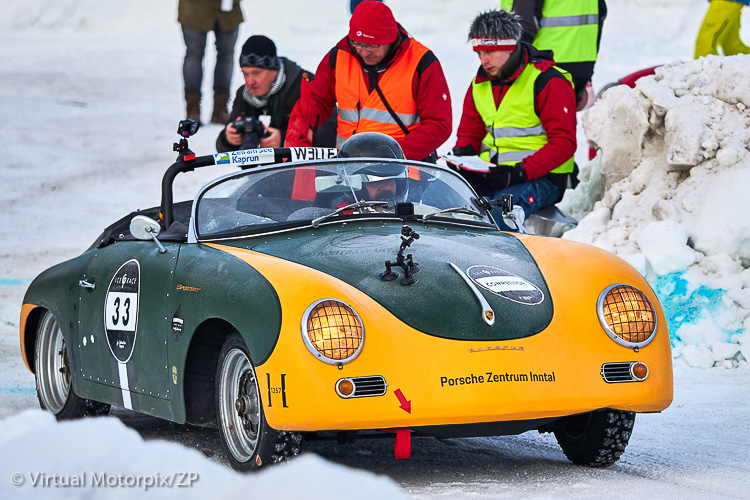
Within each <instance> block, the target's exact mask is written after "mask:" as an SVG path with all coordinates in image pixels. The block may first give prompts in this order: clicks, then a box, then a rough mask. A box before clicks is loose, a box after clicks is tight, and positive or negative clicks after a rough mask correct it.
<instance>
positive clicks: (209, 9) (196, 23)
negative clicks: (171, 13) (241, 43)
mask: <svg viewBox="0 0 750 500" xmlns="http://www.w3.org/2000/svg"><path fill="white" fill-rule="evenodd" d="M243 20H244V18H243V17H242V10H241V9H240V0H234V5H233V7H232V10H231V11H230V12H223V11H222V10H221V0H180V3H179V4H178V5H177V22H179V23H180V24H181V25H183V26H184V27H186V28H188V29H192V30H198V31H213V29H214V27H215V26H216V23H217V22H218V23H219V28H221V29H222V30H224V31H231V30H233V29H235V28H237V27H238V26H239V25H240V23H242V21H243Z"/></svg>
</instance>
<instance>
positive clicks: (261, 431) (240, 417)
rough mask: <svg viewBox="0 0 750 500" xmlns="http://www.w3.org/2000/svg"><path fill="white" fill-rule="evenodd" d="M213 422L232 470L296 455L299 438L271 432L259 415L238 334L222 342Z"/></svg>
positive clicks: (252, 379) (253, 381) (255, 391)
mask: <svg viewBox="0 0 750 500" xmlns="http://www.w3.org/2000/svg"><path fill="white" fill-rule="evenodd" d="M216 420H217V422H218V425H219V435H220V437H221V444H222V446H223V447H224V451H225V453H226V455H227V458H228V459H229V464H230V465H231V466H232V468H233V469H235V470H240V471H247V470H252V469H257V468H258V467H260V466H262V465H266V464H271V463H276V462H280V461H281V460H283V459H285V458H288V457H290V456H294V455H297V454H298V453H299V450H300V443H301V441H302V436H301V435H300V434H298V433H292V432H284V431H278V432H277V431H275V430H274V429H272V428H271V427H270V426H269V425H268V424H267V423H266V418H265V414H264V413H263V402H262V400H261V397H260V389H259V387H258V380H257V377H256V375H255V369H254V367H253V364H252V362H251V361H250V356H249V355H248V353H247V348H246V347H245V342H244V340H243V339H242V337H241V336H240V335H239V334H238V333H233V334H232V335H230V336H229V337H227V339H226V340H225V341H224V345H223V346H222V348H221V354H220V355H219V364H218V366H217V369H216Z"/></svg>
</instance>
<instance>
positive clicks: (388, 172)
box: [333, 132, 409, 208]
mask: <svg viewBox="0 0 750 500" xmlns="http://www.w3.org/2000/svg"><path fill="white" fill-rule="evenodd" d="M339 158H388V159H394V160H403V159H405V158H404V152H403V151H402V150H401V146H399V144H398V142H396V140H395V139H393V138H392V137H390V136H387V135H385V134H381V133H379V132H362V133H359V134H355V135H353V136H352V137H351V138H349V139H348V140H347V141H346V142H345V143H344V144H343V145H342V146H341V149H340V150H339ZM408 173H409V172H408V168H407V167H406V165H401V164H399V163H362V164H361V166H360V165H355V168H354V170H353V171H352V172H351V173H350V178H351V179H352V185H353V186H357V188H355V189H356V192H354V193H353V194H352V193H347V194H344V195H342V196H339V197H337V198H336V199H335V200H334V202H333V207H334V208H340V207H342V206H346V205H348V204H350V203H354V202H355V201H359V200H365V201H388V202H391V203H393V204H394V205H395V204H396V203H400V202H404V201H406V199H407V197H408V196H409V175H408ZM360 183H361V189H360V188H359V185H360ZM353 195H354V196H356V198H357V199H356V200H355V199H353V197H354V196H353Z"/></svg>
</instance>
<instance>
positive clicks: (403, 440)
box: [393, 429, 411, 460]
mask: <svg viewBox="0 0 750 500" xmlns="http://www.w3.org/2000/svg"><path fill="white" fill-rule="evenodd" d="M393 449H394V451H395V453H396V460H401V459H402V458H410V457H411V430H410V429H396V441H395V444H394V446H393Z"/></svg>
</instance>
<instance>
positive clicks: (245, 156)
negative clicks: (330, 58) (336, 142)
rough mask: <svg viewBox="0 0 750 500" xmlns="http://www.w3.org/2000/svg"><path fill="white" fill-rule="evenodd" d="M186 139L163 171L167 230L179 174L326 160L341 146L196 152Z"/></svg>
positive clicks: (163, 224) (162, 206)
mask: <svg viewBox="0 0 750 500" xmlns="http://www.w3.org/2000/svg"><path fill="white" fill-rule="evenodd" d="M183 141H185V143H184V147H180V148H178V147H176V148H175V151H178V152H179V156H178V157H177V161H175V162H174V163H173V164H172V165H170V167H169V168H168V169H167V171H166V172H164V177H163V178H162V181H161V219H162V220H161V223H162V226H163V227H164V230H165V231H166V230H167V229H169V226H170V225H172V222H174V215H173V214H174V212H173V203H174V199H173V189H172V188H173V185H174V180H175V177H177V174H181V173H184V172H192V171H193V170H195V169H196V168H202V167H210V166H213V165H227V166H232V165H235V166H237V167H239V168H241V169H247V168H253V167H257V166H259V165H270V164H273V163H279V162H282V161H286V160H291V161H309V160H326V159H330V158H336V157H337V156H338V150H337V149H336V148H312V147H311V148H265V149H245V150H240V151H229V152H226V153H217V154H214V155H207V156H195V154H194V153H193V152H192V151H190V149H188V148H187V139H186V138H185V139H183ZM181 142H182V141H181ZM175 146H177V145H175Z"/></svg>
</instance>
